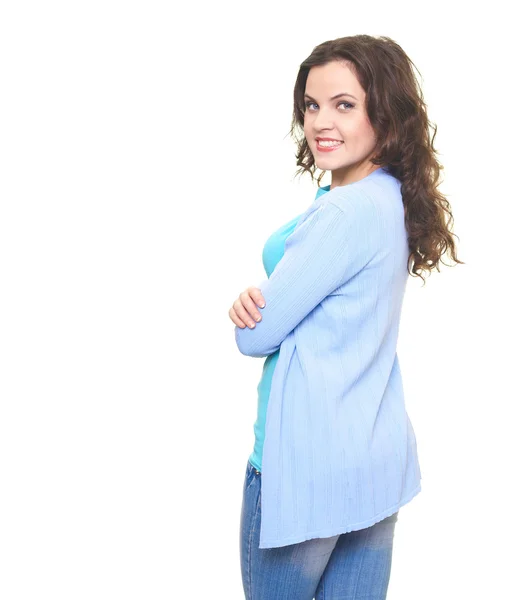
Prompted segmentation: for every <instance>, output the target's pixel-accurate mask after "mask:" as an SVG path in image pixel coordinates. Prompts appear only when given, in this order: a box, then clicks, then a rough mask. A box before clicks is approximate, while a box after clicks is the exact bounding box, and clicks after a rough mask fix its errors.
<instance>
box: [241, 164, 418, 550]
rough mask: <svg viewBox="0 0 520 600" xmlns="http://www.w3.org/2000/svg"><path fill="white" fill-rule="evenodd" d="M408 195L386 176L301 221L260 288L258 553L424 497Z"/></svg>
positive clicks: (357, 525)
mask: <svg viewBox="0 0 520 600" xmlns="http://www.w3.org/2000/svg"><path fill="white" fill-rule="evenodd" d="M408 254H409V252H408V243H407V234H406V228H405V223H404V207H403V203H402V196H401V184H400V182H399V180H398V179H396V178H395V177H393V176H392V175H391V174H390V173H389V172H388V171H387V170H386V169H384V168H378V169H377V170H375V171H373V172H372V173H370V174H369V175H368V176H367V177H365V178H364V179H361V180H360V181H357V182H355V183H352V184H348V185H345V186H337V187H335V188H334V189H332V190H330V191H328V192H327V193H325V194H322V195H321V196H319V197H318V198H317V199H316V200H315V201H314V202H313V203H312V204H311V205H310V206H309V208H308V209H307V210H306V211H305V212H304V213H303V214H302V215H301V216H300V218H299V219H298V222H297V224H296V227H295V229H294V232H293V233H292V234H291V235H289V236H288V238H287V240H286V242H285V252H284V254H283V256H282V258H281V259H280V261H279V262H278V264H277V265H276V267H275V269H274V271H273V272H272V273H271V275H270V277H269V278H268V279H266V280H264V281H262V282H261V283H260V284H259V285H258V287H259V288H260V289H261V290H262V294H263V296H264V298H265V302H266V304H265V307H264V308H263V309H259V310H260V313H261V315H262V320H261V321H260V322H259V323H257V324H256V327H255V328H253V329H249V327H245V328H244V329H241V328H240V327H235V340H236V343H237V346H238V348H239V350H240V352H241V353H242V354H245V355H247V356H253V357H265V356H268V355H270V354H272V353H273V352H276V351H277V350H279V356H278V361H277V363H276V367H275V370H274V374H273V378H272V382H271V391H270V396H269V403H268V406H267V415H266V424H265V439H264V446H263V457H262V475H261V477H262V490H261V514H262V519H261V527H260V543H259V547H260V548H275V547H279V546H285V545H289V544H295V543H298V542H302V541H305V540H308V539H312V538H318V537H330V536H334V535H337V534H339V533H344V532H348V531H354V530H359V529H363V528H366V527H369V526H371V525H373V524H374V523H376V522H378V521H381V520H382V519H384V518H386V517H388V516H389V515H391V514H393V513H395V512H397V511H398V510H399V508H400V507H401V506H403V505H404V504H406V503H407V502H409V501H410V500H411V499H412V498H413V497H414V496H416V495H417V494H418V493H419V492H420V491H421V483H420V480H421V471H420V467H419V461H418V455H417V444H416V440H415V434H414V430H413V427H412V424H411V422H410V419H409V418H408V415H407V412H406V409H405V401H404V390H403V384H402V378H401V371H400V368H399V360H398V357H397V351H396V348H397V339H398V332H399V320H400V315H401V309H402V304H403V298H404V293H405V288H406V283H407V279H408V271H407V264H408Z"/></svg>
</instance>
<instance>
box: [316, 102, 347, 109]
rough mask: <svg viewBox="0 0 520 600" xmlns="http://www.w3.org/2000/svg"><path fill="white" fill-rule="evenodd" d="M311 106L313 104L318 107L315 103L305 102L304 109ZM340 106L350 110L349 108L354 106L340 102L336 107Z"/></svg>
mask: <svg viewBox="0 0 520 600" xmlns="http://www.w3.org/2000/svg"><path fill="white" fill-rule="evenodd" d="M312 104H314V105H315V106H318V105H317V104H316V102H305V108H310V107H311V105H312ZM341 105H344V106H346V107H347V108H349V109H350V108H354V105H353V104H350V102H340V103H339V104H338V106H341Z"/></svg>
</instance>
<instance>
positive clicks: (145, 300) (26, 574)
mask: <svg viewBox="0 0 520 600" xmlns="http://www.w3.org/2000/svg"><path fill="white" fill-rule="evenodd" d="M511 6H512V5H511V3H509V2H504V1H502V2H494V3H492V4H491V5H490V4H488V3H482V5H481V6H479V4H478V3H474V2H471V3H470V2H466V3H454V2H445V3H439V2H437V3H435V4H434V5H430V6H428V7H424V8H423V7H419V6H418V5H417V3H415V2H414V3H411V2H410V3H405V2H398V1H397V2H393V3H391V4H389V3H388V2H385V3H380V4H378V3H374V2H371V3H370V4H357V5H354V4H353V3H346V2H336V1H334V2H333V1H329V2H327V1H322V2H302V1H300V2H290V1H287V2H284V3H281V2H275V3H274V2H273V3H269V2H262V3H245V2H235V3H232V2H217V3H209V2H207V3H187V4H185V5H183V6H180V5H177V4H174V3H172V2H154V1H153V0H147V1H146V2H129V1H126V2H116V1H111V0H103V1H102V2H101V1H93V0H91V1H90V2H65V1H62V2H56V1H49V2H45V3H43V2H24V1H23V0H17V2H14V1H13V2H9V1H8V2H4V3H2V5H1V8H0V69H1V72H0V82H1V84H0V85H1V92H0V109H1V110H0V120H1V121H0V122H1V130H0V149H1V157H0V158H1V160H0V165H1V166H0V168H1V176H0V186H1V190H0V201H1V213H0V285H1V291H0V327H1V329H0V351H1V356H0V359H1V377H0V386H1V389H0V597H1V598H2V600H22V599H24V600H25V599H27V600H29V599H30V600H40V599H43V598H52V600H61V599H63V600H65V599H66V600H71V599H74V600H83V599H88V600H91V599H94V598H95V599H96V600H104V599H107V600H114V599H116V598H124V599H125V600H130V599H134V598H135V599H146V600H149V599H151V598H153V599H154V600H163V599H171V598H196V599H198V598H200V599H206V598H213V597H215V598H226V599H230V600H231V599H240V598H243V593H242V585H241V579H240V561H239V546H238V543H239V537H238V533H239V518H240V508H241V501H242V496H241V494H242V485H243V478H244V474H245V468H246V462H247V458H248V456H249V455H250V453H251V452H252V450H253V444H254V433H253V424H254V421H255V418H256V402H257V390H256V387H257V385H258V382H259V379H260V375H261V369H262V364H263V360H262V359H254V358H249V357H245V356H243V355H241V354H240V353H239V351H238V349H237V347H236V345H235V341H234V325H233V323H232V322H231V320H230V319H229V316H228V310H229V308H230V306H231V304H232V302H233V301H234V300H235V298H236V297H237V296H238V294H239V293H240V292H241V291H243V290H244V289H245V288H246V287H248V286H249V285H256V284H258V283H259V282H260V281H261V280H262V279H263V278H264V277H265V273H264V271H263V266H262V262H261V250H262V246H263V244H264V242H265V240H266V239H267V237H268V236H269V235H270V234H271V233H272V232H273V231H274V230H275V229H276V228H277V227H279V226H280V225H281V224H282V223H284V222H286V221H288V220H290V219H291V218H292V217H293V216H294V215H295V214H299V213H301V212H303V211H304V210H305V209H306V207H307V206H308V204H309V203H310V202H311V201H312V200H313V199H314V194H315V188H313V186H312V184H311V182H310V179H308V178H303V179H301V180H293V178H292V177H293V174H294V172H295V169H296V166H295V161H294V152H295V148H294V147H293V145H292V142H291V141H290V138H289V137H288V136H287V133H288V131H289V127H290V118H291V111H292V91H293V86H294V80H295V78H296V74H297V71H298V66H299V64H300V62H302V61H303V60H304V59H305V58H306V57H307V56H308V55H309V54H310V53H311V51H312V49H313V47H314V46H316V45H317V44H319V43H321V42H323V41H325V40H328V39H333V38H336V37H342V36H345V35H353V34H357V33H367V34H372V35H388V36H390V37H392V38H393V39H394V40H395V41H397V42H398V43H399V44H400V45H401V46H402V47H403V49H404V50H405V51H406V52H407V53H408V55H409V56H410V57H411V58H412V60H413V61H414V62H415V64H416V65H417V67H418V68H419V70H420V72H421V75H422V78H423V79H422V88H423V91H424V95H425V98H426V102H427V104H428V109H429V117H430V119H431V121H433V122H434V123H436V124H437V125H438V133H437V136H436V138H435V146H436V148H437V149H438V151H439V157H440V160H441V162H442V163H443V165H444V167H445V169H444V172H443V173H442V177H443V179H444V181H443V183H442V185H441V190H442V192H443V193H444V194H445V195H446V196H447V197H448V199H449V201H450V203H451V206H452V210H453V213H454V218H455V222H454V232H455V233H456V234H457V235H458V236H459V238H460V241H459V240H457V244H458V247H457V248H458V256H459V258H460V259H461V260H463V261H465V262H466V264H465V265H458V266H456V267H454V268H450V267H443V266H442V265H441V272H440V273H437V272H436V271H435V272H433V273H432V275H431V276H430V277H429V278H427V281H426V285H425V286H424V287H422V281H421V279H418V278H411V279H410V281H409V283H408V287H407V294H406V297H405V303H404V307H403V315H402V320H401V329H400V338H399V345H398V353H399V357H400V364H401V370H402V373H403V380H404V386H405V393H406V407H407V411H408V414H409V416H410V419H411V421H412V423H413V426H414V429H415V433H416V436H417V444H418V452H419V458H420V463H421V470H422V475H423V479H422V492H421V493H420V495H419V496H418V497H417V498H416V499H414V500H413V501H412V502H411V503H410V504H408V505H406V506H405V507H403V508H402V510H401V511H400V514H399V521H398V524H397V526H396V532H395V541H394V555H393V563H392V574H391V580H390V587H389V592H388V598H389V600H405V599H413V600H417V598H421V600H438V599H439V598H443V599H444V600H459V599H460V598H476V597H483V598H484V597H497V598H510V597H512V595H514V592H512V591H511V590H517V588H518V584H517V580H516V575H517V574H516V567H517V563H518V551H517V547H516V542H515V540H516V539H517V538H518V535H519V533H520V532H519V528H518V519H517V507H518V505H519V500H520V498H519V496H518V492H517V486H516V477H517V474H518V458H519V455H520V453H519V451H518V437H519V436H518V433H517V432H518V420H517V418H516V415H517V409H518V401H519V399H520V394H519V391H518V383H517V380H518V358H519V353H518V336H519V333H520V331H519V329H520V327H519V319H518V310H517V308H515V307H518V296H517V294H516V293H514V290H515V289H516V285H515V280H516V279H517V273H516V271H517V264H516V259H517V256H516V250H517V240H518V235H517V231H518V218H519V216H520V215H519V209H518V203H519V200H520V198H519V193H518V186H517V185H516V176H517V164H516V159H517V144H518V133H519V131H518V120H517V114H516V112H517V96H516V95H515V94H514V93H513V90H514V88H515V86H516V81H515V79H516V77H515V75H516V73H517V71H518V66H517V63H518V55H517V54H516V55H515V54H514V51H515V50H516V47H514V46H513V35H514V34H515V31H514V28H513V19H512V16H511V14H510V8H509V7H511ZM326 183H329V179H328V178H325V179H324V181H323V182H322V185H325V184H326Z"/></svg>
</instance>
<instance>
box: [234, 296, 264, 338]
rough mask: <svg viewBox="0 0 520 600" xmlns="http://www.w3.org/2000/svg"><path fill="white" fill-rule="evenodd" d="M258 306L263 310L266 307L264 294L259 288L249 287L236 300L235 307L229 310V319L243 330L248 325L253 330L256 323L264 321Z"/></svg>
mask: <svg viewBox="0 0 520 600" xmlns="http://www.w3.org/2000/svg"><path fill="white" fill-rule="evenodd" d="M255 302H256V304H255ZM257 305H258V306H260V307H261V308H263V307H264V306H265V300H264V297H263V296H262V292H261V290H260V289H259V288H257V287H249V288H247V290H246V291H245V292H242V293H241V294H240V296H239V297H238V298H237V299H236V300H235V302H234V303H233V306H232V307H231V308H230V310H229V317H230V319H231V320H232V321H233V323H234V324H235V325H238V327H240V328H241V329H243V328H244V327H245V326H246V324H247V325H248V326H249V327H250V328H251V329H253V328H254V327H255V321H257V322H258V321H261V320H262V315H261V314H260V312H259V311H258V309H257V308H256V306H257ZM251 317H252V318H251ZM253 319H254V320H253Z"/></svg>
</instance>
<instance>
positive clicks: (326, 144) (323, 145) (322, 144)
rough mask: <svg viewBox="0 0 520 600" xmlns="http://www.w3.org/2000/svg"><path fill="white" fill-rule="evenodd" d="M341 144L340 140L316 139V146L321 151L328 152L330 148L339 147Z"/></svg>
mask: <svg viewBox="0 0 520 600" xmlns="http://www.w3.org/2000/svg"><path fill="white" fill-rule="evenodd" d="M342 144H343V142H340V141H334V142H333V141H322V140H317V141H316V147H317V148H318V150H320V151H321V152H330V151H331V150H336V148H339V147H340V146H341V145H342Z"/></svg>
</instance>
